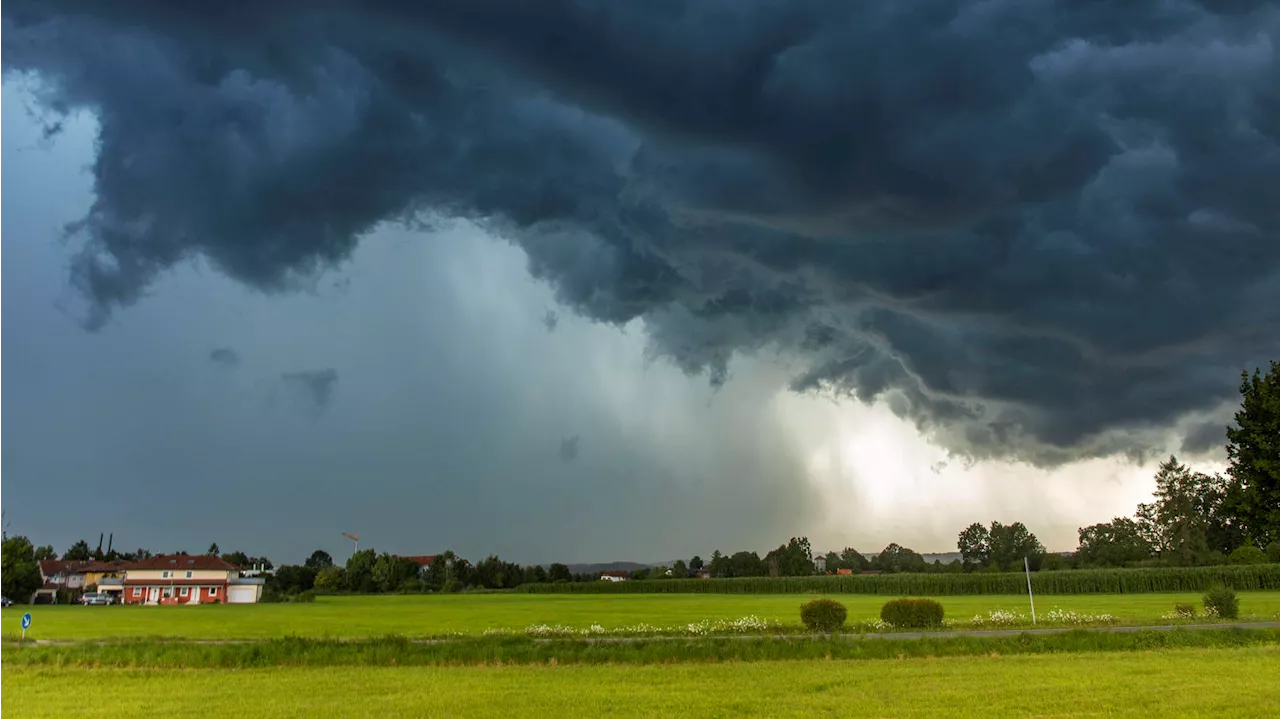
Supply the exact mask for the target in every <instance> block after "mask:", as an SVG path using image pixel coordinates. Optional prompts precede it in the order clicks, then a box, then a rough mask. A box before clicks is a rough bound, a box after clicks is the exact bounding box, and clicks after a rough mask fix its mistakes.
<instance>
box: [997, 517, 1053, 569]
mask: <svg viewBox="0 0 1280 719" xmlns="http://www.w3.org/2000/svg"><path fill="white" fill-rule="evenodd" d="M990 542H991V543H990V546H989V549H988V559H989V563H990V565H992V566H995V567H998V568H1000V569H1003V570H1008V571H1013V570H1016V569H1017V568H1018V567H1021V566H1022V561H1023V559H1024V558H1025V559H1026V560H1027V561H1028V563H1029V564H1030V565H1031V568H1032V569H1036V570H1038V569H1039V568H1040V561H1041V560H1042V559H1043V558H1044V555H1045V551H1044V545H1042V544H1040V540H1038V539H1036V535H1034V534H1032V533H1031V531H1030V530H1028V529H1027V526H1026V525H1025V524H1023V523H1022V522H1014V523H1013V524H1009V525H1004V524H1000V523H999V522H992V523H991V540H990Z"/></svg>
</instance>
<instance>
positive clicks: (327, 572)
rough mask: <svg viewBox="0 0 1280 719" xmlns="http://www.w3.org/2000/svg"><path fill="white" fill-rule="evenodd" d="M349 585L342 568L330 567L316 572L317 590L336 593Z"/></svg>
mask: <svg viewBox="0 0 1280 719" xmlns="http://www.w3.org/2000/svg"><path fill="white" fill-rule="evenodd" d="M346 585H347V582H346V577H344V576H342V568H341V567H329V568H328V569H321V570H320V571H319V572H316V581H315V587H316V589H326V590H328V591H331V592H336V591H338V590H339V589H342V588H343V587H345V586H346Z"/></svg>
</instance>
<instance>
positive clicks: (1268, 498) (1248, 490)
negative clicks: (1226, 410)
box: [1227, 360, 1280, 547]
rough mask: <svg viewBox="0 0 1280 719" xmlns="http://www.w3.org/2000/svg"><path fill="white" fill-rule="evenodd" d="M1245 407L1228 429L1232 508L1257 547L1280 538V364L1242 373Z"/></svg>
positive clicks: (1242, 393)
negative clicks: (1264, 370) (1232, 488)
mask: <svg viewBox="0 0 1280 719" xmlns="http://www.w3.org/2000/svg"><path fill="white" fill-rule="evenodd" d="M1240 396H1241V402H1240V411H1238V412H1236V416H1235V420H1236V424H1235V426H1234V427H1228V428H1227V461H1228V467H1227V474H1229V475H1230V476H1231V479H1232V480H1233V485H1234V489H1235V491H1233V492H1231V501H1230V510H1231V513H1232V514H1234V515H1235V516H1236V517H1238V518H1239V520H1240V523H1241V524H1242V525H1243V530H1244V532H1245V533H1246V534H1247V535H1248V537H1249V540H1250V541H1252V542H1253V544H1254V545H1255V546H1257V547H1265V546H1266V545H1267V544H1269V543H1271V542H1275V541H1280V362H1277V361H1275V360H1272V361H1271V369H1270V370H1268V371H1267V374H1266V375H1265V376H1264V375H1263V374H1262V372H1261V370H1259V369H1255V370H1254V372H1253V376H1252V377H1250V376H1249V373H1248V372H1243V373H1241V380H1240Z"/></svg>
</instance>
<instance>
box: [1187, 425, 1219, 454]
mask: <svg viewBox="0 0 1280 719" xmlns="http://www.w3.org/2000/svg"><path fill="white" fill-rule="evenodd" d="M1226 444H1227V425H1226V423H1225V422H1201V423H1198V424H1194V425H1192V426H1191V428H1190V429H1188V430H1187V431H1186V437H1185V438H1184V439H1183V440H1182V451H1183V452H1186V453H1188V454H1205V453H1206V452H1212V451H1215V450H1216V451H1218V452H1219V453H1221V452H1222V451H1223V448H1224V447H1225V446H1226Z"/></svg>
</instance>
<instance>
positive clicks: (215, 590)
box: [209, 587, 218, 597]
mask: <svg viewBox="0 0 1280 719" xmlns="http://www.w3.org/2000/svg"><path fill="white" fill-rule="evenodd" d="M209 596H211V597H216V596H218V588H217V587H209Z"/></svg>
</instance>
